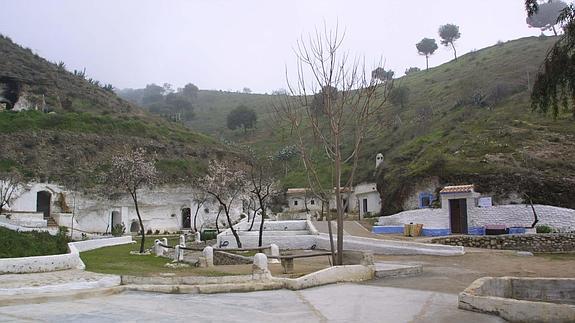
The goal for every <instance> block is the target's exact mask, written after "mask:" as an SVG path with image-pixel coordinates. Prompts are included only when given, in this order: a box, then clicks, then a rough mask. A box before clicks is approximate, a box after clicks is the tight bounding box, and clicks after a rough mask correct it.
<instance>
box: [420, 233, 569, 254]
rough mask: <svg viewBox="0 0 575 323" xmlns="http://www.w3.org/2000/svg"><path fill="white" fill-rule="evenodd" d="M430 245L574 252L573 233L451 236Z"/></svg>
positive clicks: (437, 239)
mask: <svg viewBox="0 0 575 323" xmlns="http://www.w3.org/2000/svg"><path fill="white" fill-rule="evenodd" d="M431 242H432V243H437V244H445V245H452V246H463V247H475V248H487V249H507V250H520V251H530V252H568V251H575V233H547V234H519V235H501V236H452V237H444V238H435V239H433V240H431Z"/></svg>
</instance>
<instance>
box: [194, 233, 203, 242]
mask: <svg viewBox="0 0 575 323" xmlns="http://www.w3.org/2000/svg"><path fill="white" fill-rule="evenodd" d="M194 239H195V241H196V242H201V241H202V238H201V236H200V233H199V232H197V231H196V233H194Z"/></svg>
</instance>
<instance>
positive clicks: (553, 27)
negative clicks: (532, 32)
mask: <svg viewBox="0 0 575 323" xmlns="http://www.w3.org/2000/svg"><path fill="white" fill-rule="evenodd" d="M551 28H552V29H553V33H554V34H555V36H557V30H556V29H555V25H553V26H551Z"/></svg>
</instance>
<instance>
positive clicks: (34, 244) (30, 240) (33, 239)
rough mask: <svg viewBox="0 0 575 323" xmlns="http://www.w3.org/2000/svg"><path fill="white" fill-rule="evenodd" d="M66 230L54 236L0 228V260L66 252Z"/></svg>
mask: <svg viewBox="0 0 575 323" xmlns="http://www.w3.org/2000/svg"><path fill="white" fill-rule="evenodd" d="M68 241H69V240H68V237H67V229H66V230H63V229H60V230H59V231H58V234H56V235H55V236H52V235H50V234H49V233H48V232H38V231H31V232H18V231H12V230H9V229H5V228H1V227H0V246H2V248H0V258H12V257H30V256H44V255H55V254H63V253H67V252H68V245H67V244H68Z"/></svg>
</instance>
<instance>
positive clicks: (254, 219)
mask: <svg viewBox="0 0 575 323" xmlns="http://www.w3.org/2000/svg"><path fill="white" fill-rule="evenodd" d="M249 213H250V210H249V209H248V217H249ZM257 213H258V211H257V210H255V211H254V216H253V217H252V224H250V228H249V229H248V231H252V229H253V228H254V223H255V222H256V214H257Z"/></svg>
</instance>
